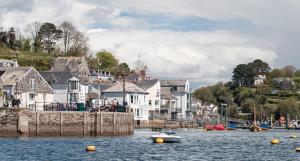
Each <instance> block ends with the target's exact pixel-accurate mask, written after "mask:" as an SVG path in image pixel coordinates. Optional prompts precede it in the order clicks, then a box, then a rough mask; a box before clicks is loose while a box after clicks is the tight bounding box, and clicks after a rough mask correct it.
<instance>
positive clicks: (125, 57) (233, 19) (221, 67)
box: [0, 0, 300, 88]
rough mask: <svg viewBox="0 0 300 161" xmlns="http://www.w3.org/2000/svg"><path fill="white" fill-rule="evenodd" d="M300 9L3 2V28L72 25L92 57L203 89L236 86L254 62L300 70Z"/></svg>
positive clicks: (107, 0) (289, 5)
mask: <svg viewBox="0 0 300 161" xmlns="http://www.w3.org/2000/svg"><path fill="white" fill-rule="evenodd" d="M299 8H300V1H299V0H276V1H274V0H243V1H241V0H47V1H45V0H9V1H0V26H2V27H3V28H5V29H8V28H9V27H11V26H14V27H16V28H17V30H18V31H20V32H24V28H25V26H26V24H28V23H31V22H34V21H39V22H51V23H54V24H57V25H58V24H60V23H61V22H63V21H69V22H71V23H72V24H73V25H74V26H76V28H77V29H78V30H80V31H83V32H85V33H86V34H87V36H88V37H89V47H90V50H91V53H95V52H97V51H100V50H107V51H111V52H112V53H113V54H114V55H115V56H116V57H117V58H118V59H119V61H120V62H126V63H128V64H129V65H130V67H131V68H132V67H134V62H135V61H136V60H142V61H143V62H144V63H145V64H146V65H147V66H148V69H149V71H148V72H149V74H150V76H152V77H154V78H160V79H188V80H190V82H191V84H192V87H194V88H196V87H201V86H205V85H213V84H215V83H217V82H220V81H223V82H226V81H230V80H231V76H232V70H233V68H234V67H235V66H236V65H238V64H241V63H248V62H251V61H253V60H255V59H262V60H264V61H266V62H267V63H269V65H270V66H271V67H272V68H278V67H282V66H284V65H294V66H295V67H297V68H298V67H300V64H299V63H298V60H300V59H299V58H300V55H299V54H298V51H299V48H300V45H299V42H300V32H299V29H300V21H299V15H300V10H299ZM24 34H26V33H24Z"/></svg>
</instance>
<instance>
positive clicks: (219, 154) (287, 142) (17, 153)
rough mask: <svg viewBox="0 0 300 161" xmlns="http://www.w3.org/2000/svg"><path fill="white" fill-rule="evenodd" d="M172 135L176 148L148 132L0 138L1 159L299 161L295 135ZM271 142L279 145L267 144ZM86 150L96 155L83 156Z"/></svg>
mask: <svg viewBox="0 0 300 161" xmlns="http://www.w3.org/2000/svg"><path fill="white" fill-rule="evenodd" d="M175 131H176V135H179V136H181V137H182V140H181V143H174V144H154V143H152V141H151V140H150V139H149V137H150V136H151V134H152V131H150V130H135V133H134V135H131V136H121V137H53V138H49V137H48V138H43V137H34V138H32V137H30V138H0V160H1V161H2V160H13V161H15V160H45V161H48V160H103V161H106V160H128V161H135V160H170V161H174V160H180V161H181V160H226V161H229V160H235V161H237V160H272V161H275V160H281V161H283V160H291V161H296V160H300V152H296V151H295V149H296V148H297V147H300V131H299V132H298V131H282V130H281V131H278V130H277V131H269V132H258V133H250V132H248V130H237V131H210V132H204V131H203V130H201V129H178V130H175ZM293 134H296V135H297V136H298V137H299V138H294V139H292V138H290V135H293ZM273 138H277V139H279V140H280V143H279V144H277V145H271V140H272V139H273ZM87 145H94V146H96V148H97V151H96V152H89V153H88V152H86V151H85V147H86V146H87Z"/></svg>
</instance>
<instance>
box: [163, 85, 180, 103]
mask: <svg viewBox="0 0 300 161" xmlns="http://www.w3.org/2000/svg"><path fill="white" fill-rule="evenodd" d="M161 98H162V99H168V100H170V99H176V97H175V96H174V95H173V94H172V92H171V87H161Z"/></svg>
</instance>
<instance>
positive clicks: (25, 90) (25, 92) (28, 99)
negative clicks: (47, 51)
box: [0, 67, 53, 110]
mask: <svg viewBox="0 0 300 161" xmlns="http://www.w3.org/2000/svg"><path fill="white" fill-rule="evenodd" d="M0 73H1V74H0V75H1V80H2V84H3V99H4V103H5V104H6V105H8V106H9V107H12V106H13V104H14V101H16V100H19V101H20V102H19V107H22V108H30V109H33V108H35V107H36V103H43V104H48V103H52V102H53V89H52V87H51V86H50V85H49V84H48V83H47V82H46V81H45V79H44V78H43V77H42V76H41V75H40V74H39V73H38V72H37V71H36V70H35V69H34V68H33V67H11V68H0ZM42 107H43V106H39V107H38V109H36V110H43V108H42ZM33 110H35V109H33Z"/></svg>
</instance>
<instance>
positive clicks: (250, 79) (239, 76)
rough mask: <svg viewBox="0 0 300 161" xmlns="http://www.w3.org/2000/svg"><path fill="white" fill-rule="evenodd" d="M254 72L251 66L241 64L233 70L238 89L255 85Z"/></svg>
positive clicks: (233, 77)
mask: <svg viewBox="0 0 300 161" xmlns="http://www.w3.org/2000/svg"><path fill="white" fill-rule="evenodd" d="M254 71H255V69H254V68H253V66H252V65H251V64H247V65H246V64H239V65H238V66H236V67H235V68H234V70H233V76H232V79H233V80H234V82H235V83H236V85H237V86H238V87H240V86H242V87H251V86H252V85H253V83H254V76H255V72H254Z"/></svg>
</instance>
